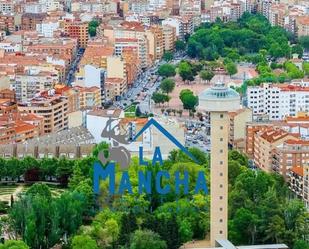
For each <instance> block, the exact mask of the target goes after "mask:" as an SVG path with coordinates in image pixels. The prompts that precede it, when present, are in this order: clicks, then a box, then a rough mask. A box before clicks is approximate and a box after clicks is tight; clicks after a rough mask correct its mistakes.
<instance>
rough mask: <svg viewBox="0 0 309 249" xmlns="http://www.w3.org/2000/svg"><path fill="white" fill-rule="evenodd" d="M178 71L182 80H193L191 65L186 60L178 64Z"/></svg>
mask: <svg viewBox="0 0 309 249" xmlns="http://www.w3.org/2000/svg"><path fill="white" fill-rule="evenodd" d="M178 73H179V75H180V77H181V78H182V80H183V81H193V80H194V73H193V70H192V66H191V64H190V63H189V62H187V61H182V62H180V63H179V65H178Z"/></svg>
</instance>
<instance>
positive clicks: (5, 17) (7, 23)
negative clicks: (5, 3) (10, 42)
mask: <svg viewBox="0 0 309 249" xmlns="http://www.w3.org/2000/svg"><path fill="white" fill-rule="evenodd" d="M0 30H3V31H5V32H10V33H12V32H14V31H15V30H16V29H15V16H14V14H0Z"/></svg>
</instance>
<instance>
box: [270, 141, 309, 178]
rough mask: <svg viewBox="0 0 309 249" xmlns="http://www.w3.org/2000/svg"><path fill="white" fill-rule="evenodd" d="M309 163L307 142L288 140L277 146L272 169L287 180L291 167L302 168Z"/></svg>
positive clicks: (308, 144) (308, 145)
mask: <svg viewBox="0 0 309 249" xmlns="http://www.w3.org/2000/svg"><path fill="white" fill-rule="evenodd" d="M308 163H309V141H306V140H301V139H289V140H286V141H284V142H283V143H282V144H280V145H278V146H277V148H276V150H275V152H274V156H273V162H272V165H273V166H272V167H273V170H274V171H275V172H277V173H278V174H280V175H282V176H283V177H284V178H285V179H286V180H288V179H287V178H288V173H289V170H291V169H292V168H293V167H296V166H297V167H304V166H305V165H306V164H308Z"/></svg>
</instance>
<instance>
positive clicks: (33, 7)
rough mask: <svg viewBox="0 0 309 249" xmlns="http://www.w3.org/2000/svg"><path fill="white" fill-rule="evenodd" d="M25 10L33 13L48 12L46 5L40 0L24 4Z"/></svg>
mask: <svg viewBox="0 0 309 249" xmlns="http://www.w3.org/2000/svg"><path fill="white" fill-rule="evenodd" d="M24 12H25V13H31V14H39V13H46V12H47V9H46V5H44V4H41V3H38V2H30V3H27V4H25V5H24Z"/></svg>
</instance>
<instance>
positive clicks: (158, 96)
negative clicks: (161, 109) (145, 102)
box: [151, 92, 170, 105]
mask: <svg viewBox="0 0 309 249" xmlns="http://www.w3.org/2000/svg"><path fill="white" fill-rule="evenodd" d="M151 99H152V100H153V101H154V102H155V104H159V105H160V104H164V103H165V102H168V101H169V100H170V97H169V96H168V95H166V94H164V93H160V92H154V93H153V94H152V96H151Z"/></svg>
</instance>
